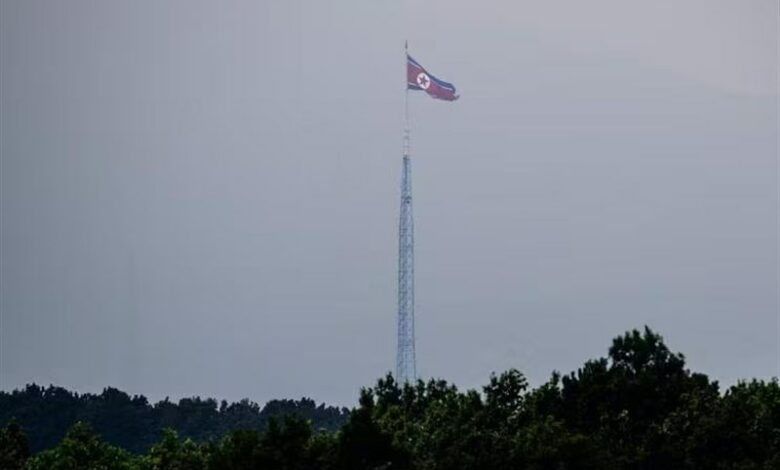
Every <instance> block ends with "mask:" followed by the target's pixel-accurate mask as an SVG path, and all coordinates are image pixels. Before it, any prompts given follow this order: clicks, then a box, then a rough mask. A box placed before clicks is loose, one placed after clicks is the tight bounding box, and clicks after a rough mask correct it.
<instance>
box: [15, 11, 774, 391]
mask: <svg viewBox="0 0 780 470" xmlns="http://www.w3.org/2000/svg"><path fill="white" fill-rule="evenodd" d="M0 5H1V7H0V8H1V10H0V40H1V43H0V52H1V54H2V57H1V59H0V66H1V67H2V71H1V72H2V75H1V76H2V83H1V84H0V92H1V95H2V96H1V97H0V98H1V100H2V101H1V104H2V115H1V117H2V123H1V124H0V131H1V132H2V136H1V142H0V149H1V151H2V156H1V157H2V160H1V166H0V170H1V173H2V176H1V179H0V182H1V183H2V188H1V191H0V194H1V195H2V201H1V204H0V209H2V218H1V222H2V227H1V229H0V233H1V235H2V241H1V242H0V248H1V249H2V252H1V253H0V254H1V255H2V264H1V271H0V274H2V280H1V284H0V286H1V287H2V291H1V292H0V309H1V310H0V314H1V316H0V341H1V343H0V388H2V389H11V388H14V387H18V386H22V385H24V384H25V383H27V382H32V381H35V382H39V383H44V384H48V383H55V384H60V385H63V386H66V387H70V388H75V389H77V390H79V391H97V390H100V389H101V388H102V387H103V386H107V385H113V386H117V387H120V388H122V389H125V390H127V391H129V392H131V393H144V394H146V395H148V396H151V397H152V398H154V399H158V398H162V397H164V396H166V395H170V396H171V397H180V396H186V395H195V394H197V395H208V396H216V397H219V398H222V397H224V398H229V399H237V398H241V397H249V398H252V399H254V400H258V401H263V400H266V399H270V398H274V397H299V396H301V395H308V396H312V397H314V398H316V399H318V400H326V401H328V402H332V403H337V404H351V403H353V402H354V400H355V398H356V396H357V391H358V388H359V387H360V386H361V385H367V384H370V383H372V382H373V381H374V380H375V379H376V378H377V377H378V376H380V375H382V374H383V373H384V372H385V371H388V370H390V369H391V368H392V367H393V365H394V348H395V341H394V339H395V287H396V286H395V276H396V273H395V269H396V250H397V242H396V235H397V214H398V178H399V174H400V173H399V172H400V152H401V128H402V113H403V111H402V110H403V86H404V85H403V80H404V69H403V67H404V58H403V41H404V39H405V38H408V39H409V42H410V51H411V53H412V54H413V55H414V56H415V58H417V59H418V60H419V61H420V62H421V63H422V64H423V65H425V66H426V67H427V68H428V69H429V70H431V71H432V72H433V73H434V74H436V75H438V76H440V77H441V78H443V79H445V80H448V81H452V82H453V83H454V84H455V85H456V86H457V87H458V89H459V92H460V93H461V95H462V98H461V100H459V101H457V102H455V103H443V102H437V101H434V100H431V99H429V98H427V97H425V96H423V95H419V94H413V95H412V96H411V112H412V118H413V131H412V132H413V134H412V152H413V161H414V169H413V172H414V191H415V216H416V220H415V224H416V236H417V240H416V241H417V246H416V255H417V267H416V268H417V328H418V330H417V338H418V344H417V348H418V361H419V365H418V370H419V371H421V373H422V374H423V375H425V376H438V377H443V378H446V379H448V380H451V381H454V382H455V383H457V384H458V385H460V386H463V387H471V386H476V385H479V384H482V383H484V382H486V380H487V377H488V375H489V373H490V372H491V371H494V370H503V369H505V368H508V367H512V366H514V367H517V368H519V369H521V370H523V371H524V372H525V373H526V374H527V375H528V376H529V377H530V379H531V381H532V383H539V382H541V381H543V380H545V379H546V378H547V376H548V374H549V373H550V371H551V370H553V369H558V370H562V371H564V372H568V371H570V370H572V369H574V368H576V367H577V366H579V365H580V364H581V363H582V361H584V360H585V359H587V358H590V357H595V356H598V355H602V354H604V352H605V349H606V347H607V346H608V344H609V341H610V339H611V338H612V337H613V336H615V335H617V334H619V333H621V332H623V331H624V330H626V329H629V328H632V327H640V326H642V325H644V324H649V325H651V326H652V327H653V328H655V329H657V330H659V331H660V332H661V333H662V334H663V335H664V336H665V337H666V339H667V342H668V343H669V344H670V346H671V347H672V348H673V349H677V350H681V351H682V352H684V353H685V354H686V355H687V357H688V359H689V364H690V366H691V367H692V368H695V369H697V370H701V371H703V372H706V373H708V374H710V375H712V376H713V377H715V378H717V379H720V380H722V381H723V382H725V383H727V384H728V383H732V382H734V381H735V380H737V379H738V378H743V377H753V376H755V377H762V378H766V377H770V376H773V375H777V374H778V367H779V366H778V360H779V357H778V126H779V125H780V123H779V121H778V93H779V92H778V3H777V1H776V0H747V1H746V0H742V1H736V0H734V1H725V0H724V1H713V0H697V1H693V0H688V1H680V0H676V1H672V0H663V1H658V0H656V1H645V2H626V1H617V0H615V1H603V0H599V1H593V0H592V1H589V2H581V1H574V0H573V1H566V2H542V1H538V2H520V1H516V0H515V1H496V2H468V1H452V0H448V1H443V0H437V1H429V2H411V1H407V2H400V1H389V0H388V1H371V2H367V1H365V0H354V1H341V2H323V1H306V2H301V1H289V0H285V1H241V2H237V1H230V2H205V1H166V2H159V1H151V0H144V1H122V2H118V1H111V2H106V1H81V0H71V1H68V2H61V1H27V0H25V1H21V0H19V1H14V0H2V2H0Z"/></svg>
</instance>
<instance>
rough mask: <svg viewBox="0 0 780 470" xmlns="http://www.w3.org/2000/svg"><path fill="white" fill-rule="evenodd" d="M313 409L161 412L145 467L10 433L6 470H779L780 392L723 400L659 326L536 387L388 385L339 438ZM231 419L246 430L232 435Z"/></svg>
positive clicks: (98, 413) (106, 453)
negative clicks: (260, 423) (32, 445)
mask: <svg viewBox="0 0 780 470" xmlns="http://www.w3.org/2000/svg"><path fill="white" fill-rule="evenodd" d="M39 391H40V390H39ZM15 393H16V392H15ZM42 393H51V394H52V397H53V400H54V402H56V403H59V404H60V406H65V407H67V406H70V405H69V404H72V400H73V399H74V396H69V394H67V393H65V394H63V393H62V392H61V391H60V390H52V391H51V392H48V391H42ZM11 395H13V394H11ZM100 397H102V398H101V400H100V401H99V402H98V403H92V404H91V406H90V407H89V409H90V410H93V412H94V415H93V418H94V419H95V421H96V422H99V423H103V424H104V425H106V426H108V427H109V428H110V427H111V423H110V422H109V420H110V419H117V420H119V419H123V418H124V417H125V416H127V415H128V413H130V410H139V409H144V406H143V405H144V403H145V401H143V400H141V399H138V398H134V399H129V397H127V398H124V397H122V394H121V392H116V391H109V392H108V393H106V392H104V394H103V395H101V396H100ZM125 397H126V395H125ZM75 399H76V400H79V399H80V397H78V396H75ZM44 406H45V407H46V409H47V410H48V411H49V412H51V413H52V414H54V415H55V416H60V417H61V416H63V415H67V413H66V411H64V410H62V409H58V408H57V406H53V405H51V404H50V403H44ZM101 406H102V407H108V408H109V410H113V411H111V412H109V411H108V410H105V409H101ZM315 409H316V410H319V411H326V410H328V408H324V407H322V406H320V407H315V406H314V403H313V402H311V401H306V400H302V401H300V402H288V401H280V402H273V404H269V405H267V406H266V408H265V409H264V410H263V411H260V410H259V407H258V406H257V405H255V404H253V403H250V402H240V403H238V404H234V405H227V404H226V403H224V402H223V403H222V404H221V405H220V406H219V407H217V406H216V403H215V402H213V401H209V400H199V399H191V400H182V401H181V402H179V404H178V405H174V404H172V403H169V402H167V401H166V402H162V403H160V404H158V405H156V406H155V407H154V410H155V412H157V413H159V416H158V417H157V418H155V419H157V421H152V423H158V424H159V423H166V424H167V425H171V426H172V427H174V428H176V429H177V430H178V431H179V433H180V434H181V435H183V436H185V437H182V438H180V437H179V435H178V434H177V432H176V431H173V430H166V431H164V432H163V433H162V435H161V436H160V437H159V439H157V440H156V443H155V444H154V445H153V446H151V449H150V450H149V451H148V453H147V454H146V455H141V456H135V455H132V454H130V453H128V452H126V451H124V450H121V449H119V448H117V447H113V446H112V445H110V444H107V443H105V442H103V441H102V440H100V439H99V438H98V437H96V436H95V435H94V434H92V433H91V432H90V431H89V429H88V428H87V427H86V426H85V425H83V424H77V425H76V426H74V427H73V428H72V429H71V430H70V431H68V433H67V435H66V436H65V438H64V439H62V440H61V441H60V442H59V444H57V446H56V447H53V448H51V449H49V450H46V451H43V452H40V453H38V454H37V455H35V456H33V457H32V458H30V459H28V460H27V466H26V467H23V465H24V461H25V460H26V459H27V450H26V443H25V439H24V436H23V434H22V433H21V431H20V429H19V427H18V426H17V425H15V424H13V423H12V424H10V425H8V426H7V427H6V428H5V429H4V430H2V433H0V459H2V460H0V463H2V466H0V468H3V469H4V468H9V469H20V468H26V469H28V470H37V469H44V468H45V469H54V470H60V469H62V470H69V469H76V468H78V469H88V470H89V469H104V468H105V469H109V468H110V469H114V468H117V469H128V470H129V469H134V470H255V469H279V470H288V469H289V470H314V469H323V470H342V469H343V470H351V469H355V470H357V469H360V470H363V469H375V470H379V469H384V470H390V469H396V470H402V469H409V470H411V469H418V470H460V469H463V470H465V469H480V470H492V469H497V470H503V469H507V470H508V469H526V470H548V469H549V470H586V469H589V470H643V469H647V470H650V469H674V470H685V469H706V470H710V469H712V470H770V469H772V470H777V469H780V385H779V384H778V382H777V381H776V380H774V381H771V382H763V381H756V380H753V381H751V382H744V383H739V384H737V385H735V386H733V387H731V388H730V389H728V390H727V391H726V392H725V393H723V394H721V393H720V392H719V391H718V385H717V383H715V382H713V381H710V380H709V379H708V378H707V377H706V376H704V375H701V374H696V373H691V372H690V371H689V370H688V369H686V368H685V359H684V357H683V356H682V355H681V354H676V353H672V352H671V351H670V350H669V349H668V348H667V347H666V345H665V344H664V343H663V340H662V338H661V337H660V336H659V335H657V334H656V333H654V332H653V331H651V330H650V329H648V328H645V330H644V331H642V332H640V331H631V332H629V333H627V334H625V335H623V336H621V337H618V338H616V339H615V340H614V341H613V344H612V347H610V348H609V353H608V356H607V357H605V358H601V359H596V360H591V361H588V362H586V363H585V365H584V366H583V367H582V368H581V369H579V370H577V371H576V372H573V373H571V374H569V375H565V376H561V375H560V374H558V373H553V375H552V377H551V379H550V380H549V381H548V382H547V383H545V384H543V385H541V386H540V387H537V388H535V389H529V386H528V383H527V381H526V379H525V377H524V376H523V374H521V373H520V372H519V371H517V370H509V371H506V372H504V373H502V374H499V375H493V376H491V377H490V381H489V383H488V384H487V385H486V386H485V387H484V388H483V389H482V390H481V391H480V392H477V391H474V390H468V391H464V392H461V391H459V390H458V389H457V388H456V387H455V386H454V385H451V384H448V383H447V382H445V381H442V380H430V381H428V382H423V381H418V382H417V383H415V384H405V385H403V386H401V385H399V384H397V383H396V382H395V381H394V380H393V378H392V377H391V376H390V375H388V376H386V377H384V378H382V379H380V380H379V381H378V382H377V384H376V386H374V387H371V388H366V389H363V390H362V391H361V394H360V401H359V404H358V406H357V407H356V408H355V409H354V410H352V411H351V412H350V413H349V415H348V416H347V415H346V413H344V416H347V418H346V420H345V421H346V422H345V423H344V424H343V426H340V427H338V428H337V429H333V430H331V431H323V432H313V430H312V420H311V419H310V418H308V419H307V415H306V413H307V412H308V413H310V412H311V411H312V410H315ZM117 410H120V411H117ZM266 410H269V411H266ZM287 411H293V413H287ZM263 413H268V415H283V416H284V417H283V418H282V419H268V420H267V421H266V422H267V423H268V424H267V427H264V431H261V430H258V429H257V428H255V427H254V425H255V423H256V421H254V420H253V419H249V418H247V417H253V416H257V415H262V414H263ZM141 416H144V415H143V414H141ZM98 418H99V419H98ZM101 420H105V421H101ZM226 420H227V421H228V422H230V423H231V425H233V426H236V427H238V428H240V427H244V428H246V429H244V430H234V431H220V430H221V429H223V428H221V427H220V426H224V425H223V424H220V423H223V422H225V421H226ZM22 422H23V423H24V421H22ZM50 422H55V423H56V422H57V420H56V419H52V420H51V421H50ZM203 423H205V425H204V424H203ZM326 423H329V425H331V424H335V423H334V422H329V421H326ZM138 426H139V425H137V424H131V423H122V424H120V423H116V425H114V426H113V428H112V429H113V431H112V432H115V433H117V432H119V431H117V430H121V432H124V433H126V432H141V431H142V429H141V428H140V427H138ZM314 426H315V427H317V424H314ZM220 432H221V433H222V434H219V433H220ZM188 435H189V436H193V435H194V436H197V437H196V438H190V437H187V436H188ZM220 436H221V437H220Z"/></svg>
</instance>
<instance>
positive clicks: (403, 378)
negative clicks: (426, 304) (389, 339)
mask: <svg viewBox="0 0 780 470" xmlns="http://www.w3.org/2000/svg"><path fill="white" fill-rule="evenodd" d="M405 108H406V128H405V129H404V158H403V171H402V173H401V211H400V220H399V224H398V350H397V352H396V359H395V379H396V381H398V382H399V383H404V382H414V381H415V380H417V360H416V357H415V352H414V220H413V217H412V162H411V160H410V159H409V118H408V116H409V113H408V105H407V106H405Z"/></svg>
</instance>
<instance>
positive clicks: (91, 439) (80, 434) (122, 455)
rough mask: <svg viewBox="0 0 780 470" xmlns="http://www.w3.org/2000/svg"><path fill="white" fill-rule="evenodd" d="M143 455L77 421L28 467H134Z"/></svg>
mask: <svg viewBox="0 0 780 470" xmlns="http://www.w3.org/2000/svg"><path fill="white" fill-rule="evenodd" d="M141 465H143V458H140V457H135V456H133V455H132V454H130V453H129V452H127V451H126V450H123V449H120V448H118V447H114V446H112V445H110V444H106V443H105V442H103V441H102V440H101V439H100V438H99V437H98V436H97V435H95V434H94V433H93V432H92V430H91V429H90V427H89V425H87V424H85V423H76V425H74V426H73V427H72V428H71V429H70V430H69V431H68V432H67V434H65V437H64V438H63V439H62V441H60V443H59V444H57V445H56V446H55V447H53V448H51V449H48V450H45V451H43V452H40V453H38V454H37V455H35V456H34V457H33V458H31V459H30V461H29V462H28V463H27V467H26V468H27V469H28V470H109V469H111V470H114V469H116V470H134V469H138V468H141Z"/></svg>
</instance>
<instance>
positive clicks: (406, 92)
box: [404, 41, 410, 157]
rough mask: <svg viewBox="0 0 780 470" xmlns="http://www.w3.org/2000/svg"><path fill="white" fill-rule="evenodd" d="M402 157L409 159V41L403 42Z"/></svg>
mask: <svg viewBox="0 0 780 470" xmlns="http://www.w3.org/2000/svg"><path fill="white" fill-rule="evenodd" d="M404 56H405V57H404V157H409V146H410V145H409V134H410V129H409V77H408V76H407V75H408V71H407V67H408V64H407V62H408V60H409V59H408V57H409V41H404Z"/></svg>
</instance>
